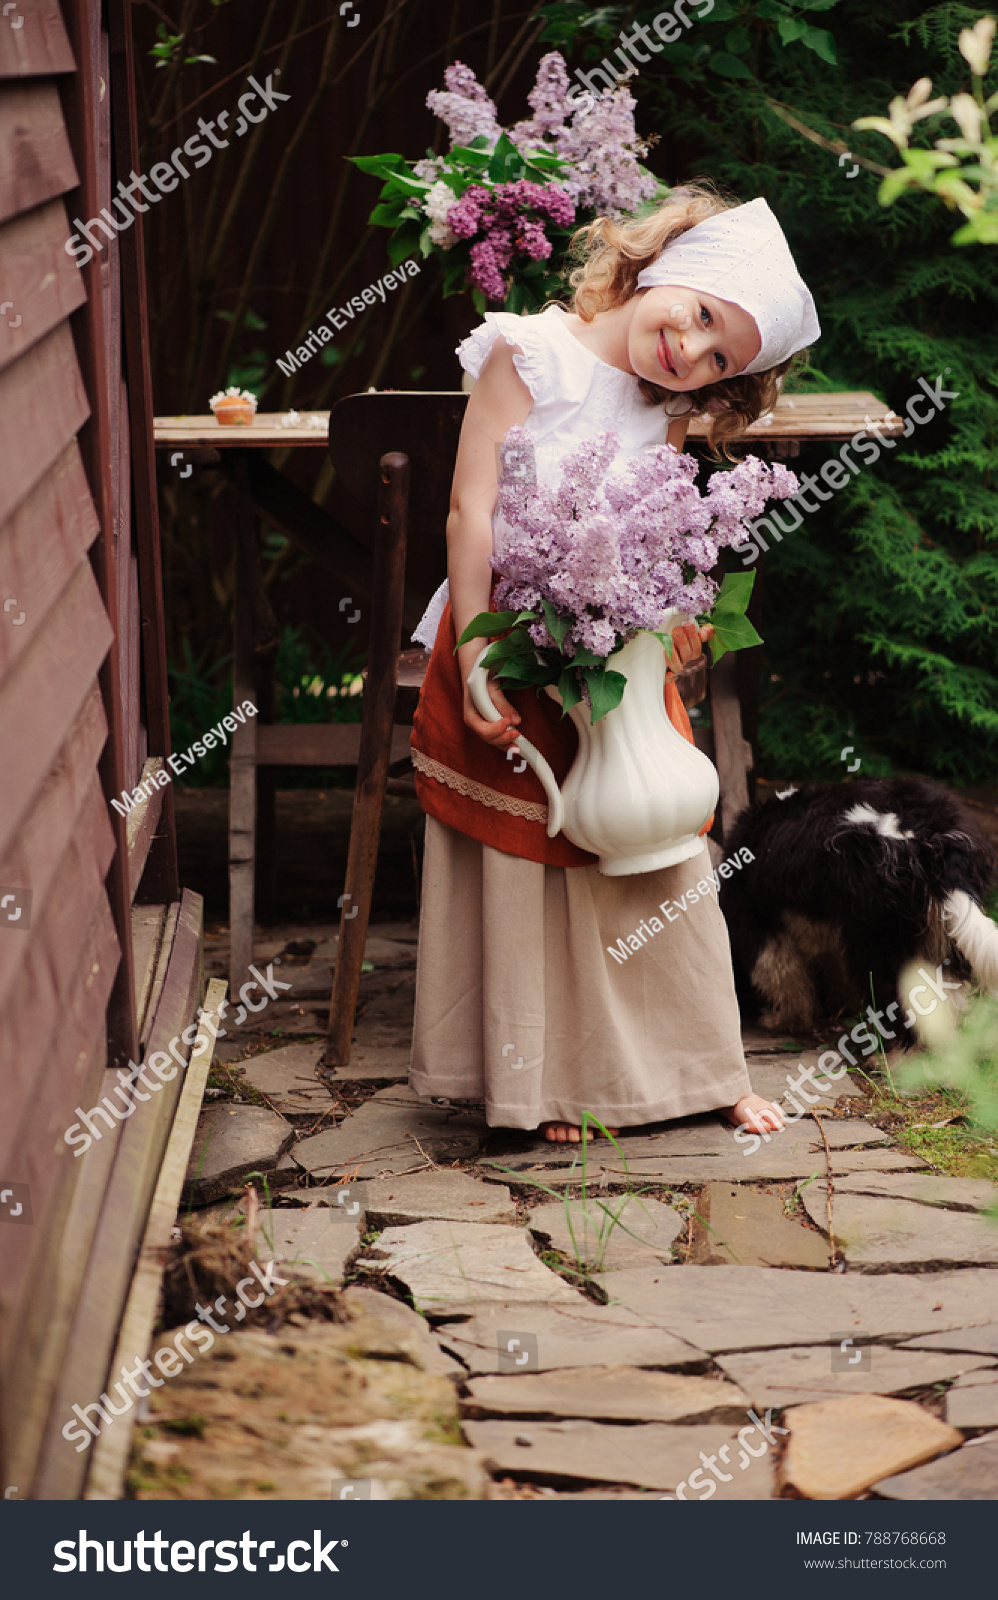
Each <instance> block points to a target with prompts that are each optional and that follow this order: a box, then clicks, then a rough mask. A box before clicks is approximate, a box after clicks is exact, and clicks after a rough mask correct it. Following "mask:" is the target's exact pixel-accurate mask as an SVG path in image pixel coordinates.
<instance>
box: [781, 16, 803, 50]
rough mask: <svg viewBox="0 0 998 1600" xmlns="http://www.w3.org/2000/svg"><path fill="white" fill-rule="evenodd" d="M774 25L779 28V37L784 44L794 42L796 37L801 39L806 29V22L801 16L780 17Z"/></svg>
mask: <svg viewBox="0 0 998 1600" xmlns="http://www.w3.org/2000/svg"><path fill="white" fill-rule="evenodd" d="M776 26H777V27H778V28H779V30H780V38H781V40H782V41H783V43H784V44H796V42H797V40H798V39H803V37H804V35H805V33H806V32H807V30H808V24H807V23H806V22H805V21H804V19H803V18H802V17H781V18H780V20H779V22H778V23H777V24H776Z"/></svg>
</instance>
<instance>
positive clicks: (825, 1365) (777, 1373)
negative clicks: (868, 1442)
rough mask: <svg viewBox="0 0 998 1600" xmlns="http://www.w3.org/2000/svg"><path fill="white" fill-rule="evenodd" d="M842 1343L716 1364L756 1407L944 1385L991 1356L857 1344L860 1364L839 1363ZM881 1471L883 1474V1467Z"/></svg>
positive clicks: (738, 1356)
mask: <svg viewBox="0 0 998 1600" xmlns="http://www.w3.org/2000/svg"><path fill="white" fill-rule="evenodd" d="M841 1354H842V1352H841V1348H840V1343H839V1342H838V1341H836V1342H835V1343H832V1344H829V1345H826V1346H825V1347H824V1348H822V1347H821V1346H820V1345H818V1346H815V1345H806V1346H791V1347H788V1348H784V1349H781V1350H742V1351H737V1352H733V1353H730V1354H727V1355H720V1356H718V1358H717V1364H718V1366H719V1367H720V1368H721V1371H722V1372H726V1373H727V1374H728V1376H729V1377H730V1378H731V1379H733V1381H734V1382H735V1383H737V1384H739V1385H740V1386H741V1387H742V1388H743V1389H744V1390H745V1392H746V1394H747V1395H749V1396H750V1398H751V1403H752V1404H753V1405H754V1406H756V1407H766V1406H774V1407H775V1406H792V1405H800V1404H801V1403H802V1402H805V1401H810V1400H824V1399H827V1398H829V1397H830V1396H831V1395H836V1394H840V1395H855V1394H898V1393H900V1392H903V1391H904V1390H906V1389H921V1388H927V1387H928V1386H929V1385H930V1384H933V1383H944V1382H945V1381H946V1380H947V1379H949V1378H953V1377H956V1376H957V1374H958V1373H961V1372H968V1371H971V1370H972V1369H974V1368H975V1367H981V1366H985V1365H987V1364H988V1361H989V1358H988V1357H987V1356H973V1355H964V1354H962V1353H952V1354H951V1353H944V1352H942V1351H935V1350H895V1349H894V1348H893V1347H892V1346H890V1345H884V1344H871V1345H867V1346H866V1347H865V1348H861V1347H857V1349H856V1350H855V1351H850V1354H854V1355H859V1357H860V1360H859V1361H858V1363H857V1364H856V1366H852V1367H850V1366H839V1367H838V1369H837V1370H836V1366H835V1365H834V1364H833V1363H834V1362H835V1361H836V1360H837V1359H839V1360H840V1359H841ZM880 1475H881V1476H882V1475H883V1472H882V1469H881V1473H880Z"/></svg>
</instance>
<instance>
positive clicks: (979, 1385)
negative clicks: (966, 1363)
mask: <svg viewBox="0 0 998 1600" xmlns="http://www.w3.org/2000/svg"><path fill="white" fill-rule="evenodd" d="M946 1421H947V1422H948V1423H950V1424H951V1426H952V1427H954V1428H968V1429H969V1428H998V1369H995V1368H991V1369H990V1370H986V1371H977V1372H965V1373H963V1374H961V1376H960V1377H959V1378H957V1380H956V1382H955V1383H954V1384H953V1385H952V1387H951V1388H950V1389H949V1390H947V1393H946Z"/></svg>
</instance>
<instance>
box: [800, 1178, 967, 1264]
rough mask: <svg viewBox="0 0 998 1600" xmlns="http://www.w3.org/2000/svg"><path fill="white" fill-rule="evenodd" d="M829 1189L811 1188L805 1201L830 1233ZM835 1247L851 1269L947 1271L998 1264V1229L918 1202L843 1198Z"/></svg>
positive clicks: (835, 1210)
mask: <svg viewBox="0 0 998 1600" xmlns="http://www.w3.org/2000/svg"><path fill="white" fill-rule="evenodd" d="M826 1194H827V1186H826V1185H825V1183H824V1182H823V1181H819V1182H817V1183H812V1184H808V1186H807V1188H806V1189H804V1190H803V1192H802V1195H801V1198H802V1200H803V1202H804V1207H805V1210H806V1211H807V1214H808V1216H809V1217H811V1218H812V1219H813V1221H815V1222H816V1223H817V1224H818V1226H819V1227H821V1228H825V1227H827V1211H826ZM832 1227H833V1229H834V1230H835V1242H836V1244H837V1246H838V1248H839V1251H840V1253H842V1254H844V1256H845V1259H846V1261H847V1262H848V1264H849V1265H850V1266H857V1267H894V1266H905V1267H912V1266H919V1267H945V1266H954V1265H955V1266H964V1265H966V1266H981V1265H983V1264H984V1263H986V1262H988V1263H996V1264H998V1228H996V1227H995V1226H994V1224H993V1223H992V1222H989V1221H988V1220H987V1219H986V1218H984V1217H979V1216H971V1215H968V1214H967V1213H966V1212H955V1211H947V1210H944V1209H943V1208H941V1207H935V1208H933V1209H932V1210H931V1211H929V1210H928V1209H927V1207H926V1206H925V1205H923V1204H920V1203H919V1202H918V1201H915V1200H905V1199H892V1198H887V1197H882V1196H875V1195H862V1194H852V1193H844V1192H843V1191H842V1190H840V1189H839V1188H837V1187H836V1188H835V1190H834V1192H833V1195H832Z"/></svg>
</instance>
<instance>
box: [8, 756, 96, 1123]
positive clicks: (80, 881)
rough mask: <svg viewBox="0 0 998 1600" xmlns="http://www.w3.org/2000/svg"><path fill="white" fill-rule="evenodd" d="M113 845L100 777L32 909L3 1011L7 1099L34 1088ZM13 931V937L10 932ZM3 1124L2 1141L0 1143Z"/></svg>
mask: <svg viewBox="0 0 998 1600" xmlns="http://www.w3.org/2000/svg"><path fill="white" fill-rule="evenodd" d="M113 850H114V840H113V837H112V835H111V829H110V827H109V825H108V821H107V812H106V810H105V808H104V797H103V795H102V794H101V792H100V787H99V785H98V784H97V781H96V776H95V778H94V782H93V784H92V785H91V787H90V789H89V791H88V794H87V799H86V803H85V805H84V806H83V808H82V809H81V812H80V826H79V829H78V831H77V832H76V833H75V834H74V836H73V837H72V838H71V839H70V841H69V844H68V845H67V847H66V849H65V850H64V851H63V854H62V856H61V858H60V860H59V863H58V868H57V872H56V877H55V882H54V884H53V888H52V892H51V893H50V894H49V896H48V899H47V900H46V902H45V904H44V906H43V907H42V908H41V911H40V915H38V916H37V917H35V916H34V915H33V919H32V926H31V929H30V931H29V932H28V933H27V934H24V935H21V936H20V937H21V938H23V939H24V941H25V946H26V951H25V955H24V956H23V958H22V960H21V963H20V966H19V969H18V972H17V974H16V977H17V982H16V986H15V988H14V990H13V991H12V994H11V995H8V1002H7V1004H6V1006H5V1008H4V1010H3V1013H2V1014H0V1060H2V1061H3V1062H4V1064H5V1069H6V1070H5V1094H6V1096H7V1099H8V1102H9V1101H10V1100H12V1099H14V1098H16V1097H17V1096H18V1095H22V1096H24V1097H25V1098H27V1097H30V1095H31V1094H32V1093H33V1090H34V1087H35V1082H36V1079H37V1077H38V1075H39V1074H40V1073H41V1072H42V1071H43V1070H44V1066H45V1060H46V1055H47V1052H48V1049H49V1045H50V1042H51V1039H52V1037H53V1035H54V1034H55V1033H57V1032H58V1028H59V1017H60V1010H61V1007H62V1005H63V1002H64V997H65V994H66V992H67V990H68V989H69V987H70V985H71V983H72V981H73V974H74V972H75V968H76V963H77V961H78V960H79V953H80V930H81V928H85V927H86V926H87V925H88V923H89V922H90V920H91V918H92V916H93V912H94V908H95V907H96V906H97V905H98V904H99V903H100V901H101V899H102V897H103V893H104V878H105V875H106V873H107V868H108V864H109V862H110V859H111V855H112V852H113ZM8 937H10V936H9V935H8ZM2 1138H3V1134H2V1130H0V1143H2Z"/></svg>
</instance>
